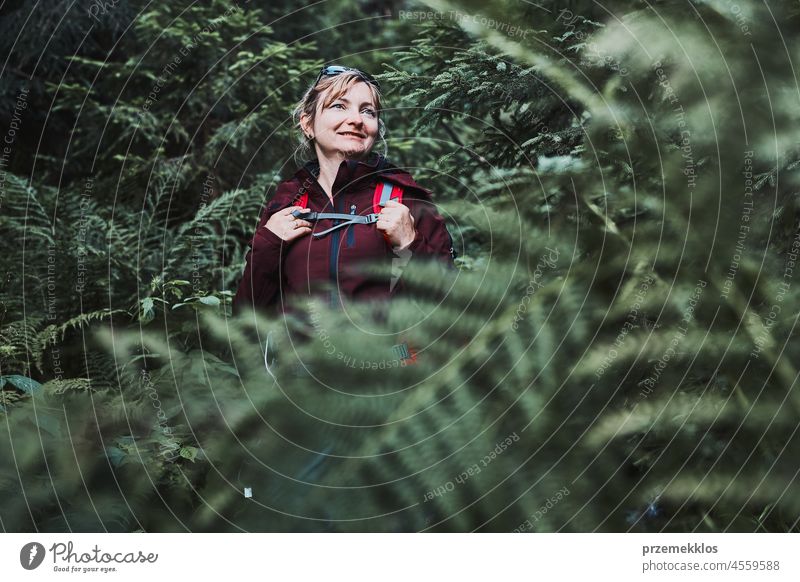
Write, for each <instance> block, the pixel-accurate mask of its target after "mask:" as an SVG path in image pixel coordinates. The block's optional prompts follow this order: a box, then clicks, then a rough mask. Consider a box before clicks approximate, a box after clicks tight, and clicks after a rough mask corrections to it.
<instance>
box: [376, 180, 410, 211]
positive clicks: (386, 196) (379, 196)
mask: <svg viewBox="0 0 800 582" xmlns="http://www.w3.org/2000/svg"><path fill="white" fill-rule="evenodd" d="M389 200H394V201H396V202H399V203H401V204H402V203H403V189H402V188H401V187H400V186H395V185H394V184H391V183H390V182H378V183H377V184H376V185H375V193H374V194H373V195H372V212H374V213H375V214H378V213H380V211H381V208H383V207H384V206H386V203H387V202H388V201H389Z"/></svg>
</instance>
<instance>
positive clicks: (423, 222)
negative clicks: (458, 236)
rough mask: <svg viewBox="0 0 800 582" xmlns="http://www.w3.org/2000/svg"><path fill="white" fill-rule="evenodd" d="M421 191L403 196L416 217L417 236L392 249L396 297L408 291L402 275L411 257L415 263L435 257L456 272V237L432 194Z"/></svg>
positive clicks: (449, 269)
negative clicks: (403, 247) (434, 202)
mask: <svg viewBox="0 0 800 582" xmlns="http://www.w3.org/2000/svg"><path fill="white" fill-rule="evenodd" d="M422 193H423V195H422V196H420V195H418V194H417V192H414V194H415V196H414V197H413V198H412V199H410V200H406V198H405V197H404V199H403V204H405V205H406V206H408V209H409V211H410V212H411V216H413V217H414V230H415V231H416V236H415V237H414V240H413V241H412V242H411V244H409V245H408V246H407V247H406V248H405V249H392V253H393V255H394V257H393V259H392V275H391V282H390V292H391V293H392V294H393V295H394V296H397V295H405V294H406V286H405V285H404V283H403V278H402V274H403V271H404V270H405V268H406V267H407V266H408V264H409V263H410V262H411V261H412V260H413V261H414V262H416V261H421V260H431V259H434V260H436V261H439V262H440V263H441V264H442V265H444V266H445V268H446V270H445V272H446V273H449V274H452V273H453V272H455V271H456V267H455V262H454V261H455V258H456V253H455V249H454V245H453V239H452V237H451V236H450V233H449V232H448V231H447V226H445V222H444V218H442V216H441V215H440V214H439V213H438V212H437V210H436V206H435V205H434V204H433V202H432V201H431V199H430V195H429V194H428V193H427V192H426V191H422Z"/></svg>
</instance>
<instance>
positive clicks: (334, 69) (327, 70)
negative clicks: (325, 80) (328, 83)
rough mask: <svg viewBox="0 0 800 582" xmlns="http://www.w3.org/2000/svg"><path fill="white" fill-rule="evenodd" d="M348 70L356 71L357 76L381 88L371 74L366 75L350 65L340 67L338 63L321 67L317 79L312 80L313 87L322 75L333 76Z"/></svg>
mask: <svg viewBox="0 0 800 582" xmlns="http://www.w3.org/2000/svg"><path fill="white" fill-rule="evenodd" d="M349 72H353V73H357V74H358V76H359V77H361V78H362V79H363V80H364V81H366V82H367V83H369V84H370V85H373V86H374V87H375V88H376V89H380V88H381V86H380V85H379V84H378V82H377V81H376V80H375V79H373V78H372V76H370V75H367V74H366V73H365V72H364V71H359V70H358V69H353V68H351V67H342V66H340V65H330V66H328V67H322V70H321V71H320V72H319V75H317V80H316V81H314V86H315V87H316V86H317V83H319V80H320V79H322V77H335V76H336V75H341V74H342V73H349Z"/></svg>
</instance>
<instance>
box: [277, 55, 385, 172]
mask: <svg viewBox="0 0 800 582" xmlns="http://www.w3.org/2000/svg"><path fill="white" fill-rule="evenodd" d="M356 83H366V84H367V87H369V90H370V93H371V94H372V100H373V101H374V102H375V112H376V115H377V117H378V136H379V137H380V139H381V141H382V142H383V144H384V150H385V149H386V140H385V139H384V138H383V136H384V135H385V134H386V126H385V125H384V124H383V120H382V119H381V108H382V105H381V101H382V97H381V93H380V91H379V90H378V88H377V87H376V86H375V85H373V84H372V83H368V82H367V81H366V80H365V79H364V77H362V76H361V75H360V74H359V72H358V71H345V72H344V73H340V74H338V75H335V76H332V77H322V78H321V79H320V80H319V83H317V84H316V85H312V86H311V87H309V88H308V90H307V91H306V92H305V95H303V98H302V99H301V100H300V102H299V103H298V104H297V105H295V108H294V111H293V112H292V119H293V120H294V125H295V127H296V128H297V129H298V130H299V132H300V143H299V145H298V148H297V151H296V155H298V154H299V156H300V158H301V159H302V160H306V159H308V158H310V157H311V156H312V155H314V153H315V152H314V138H312V137H308V136H307V135H306V134H305V132H304V131H303V126H302V124H301V123H300V119H301V118H302V117H303V116H307V117H308V121H309V123H310V124H311V125H313V124H314V119H315V118H316V116H317V104H318V103H319V97H320V95H322V94H323V93H325V91H327V90H328V89H330V91H329V92H328V95H327V97H326V98H325V101H324V102H323V103H322V107H323V108H325V107H327V106H329V105H330V104H331V103H333V102H334V101H335V100H336V99H338V98H339V97H341V96H342V95H344V94H345V93H347V91H349V90H350V87H352V86H353V85H355V84H356Z"/></svg>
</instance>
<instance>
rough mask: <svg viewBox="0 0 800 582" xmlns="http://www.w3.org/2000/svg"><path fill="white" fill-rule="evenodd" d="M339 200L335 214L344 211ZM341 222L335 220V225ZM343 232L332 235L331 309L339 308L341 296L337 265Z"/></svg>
mask: <svg viewBox="0 0 800 582" xmlns="http://www.w3.org/2000/svg"><path fill="white" fill-rule="evenodd" d="M339 206H340V204H339V200H338V199H336V200H334V204H333V209H334V210H333V211H334V212H341V210H344V209H343V208H342V209H341V210H340V209H339ZM339 222H340V221H339V220H338V219H335V220H334V222H333V224H334V226H336V225H337V224H339ZM341 232H342V229H337V230H334V231H333V232H332V233H331V260H330V265H329V267H330V279H331V283H332V286H331V307H337V306H338V301H337V300H338V294H339V284H338V281H337V280H336V264H337V263H338V262H339V234H340V233H341Z"/></svg>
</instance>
